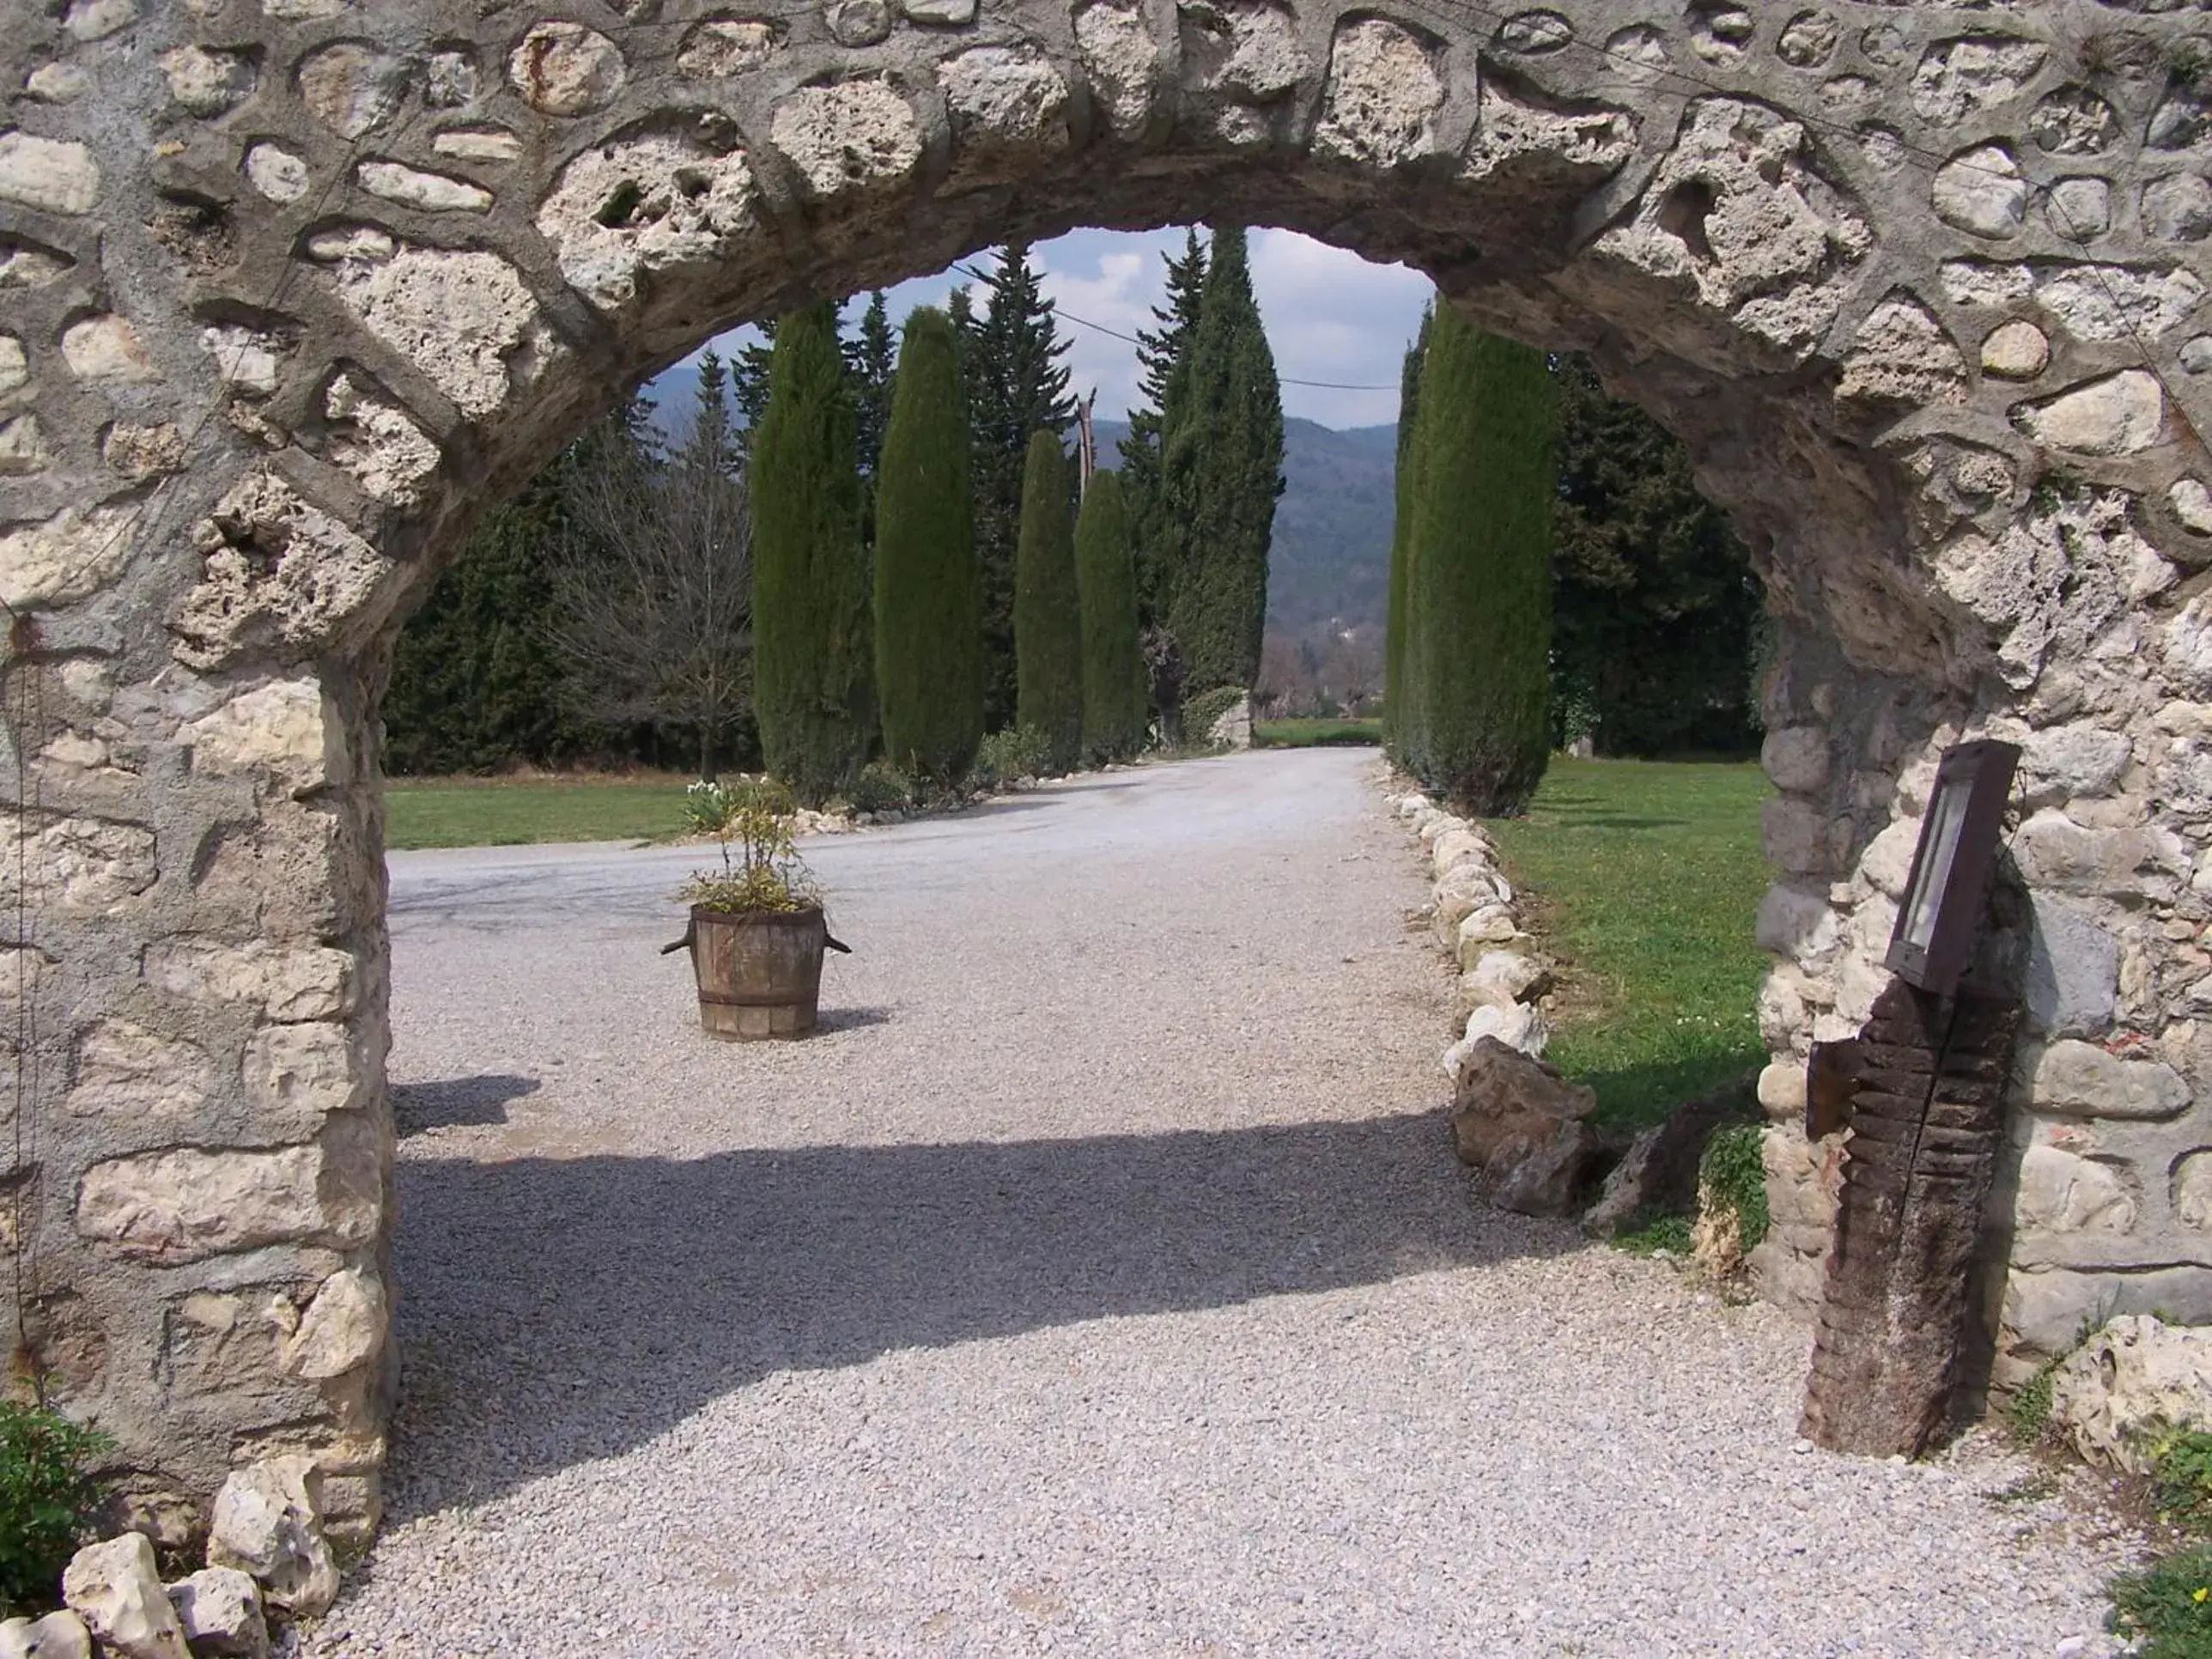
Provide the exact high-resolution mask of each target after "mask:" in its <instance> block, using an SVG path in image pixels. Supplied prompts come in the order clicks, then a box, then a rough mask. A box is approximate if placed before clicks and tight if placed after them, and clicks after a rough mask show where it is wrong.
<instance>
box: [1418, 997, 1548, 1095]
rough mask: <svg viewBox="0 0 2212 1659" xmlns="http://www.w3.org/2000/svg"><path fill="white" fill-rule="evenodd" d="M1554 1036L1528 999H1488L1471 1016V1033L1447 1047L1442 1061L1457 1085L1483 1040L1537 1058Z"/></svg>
mask: <svg viewBox="0 0 2212 1659" xmlns="http://www.w3.org/2000/svg"><path fill="white" fill-rule="evenodd" d="M1551 1040H1552V1032H1551V1028H1550V1027H1549V1026H1548V1025H1547V1024H1545V1023H1544V1018H1543V1016H1542V1015H1541V1014H1539V1013H1538V1012H1536V1011H1535V1010H1534V1008H1532V1007H1530V1006H1528V1004H1527V1003H1525V1002H1516V1003H1512V1004H1510V1005H1508V1006H1504V1007H1500V1006H1498V1005H1496V1004H1494V1003H1486V1004H1484V1005H1483V1006H1481V1007H1480V1008H1477V1009H1476V1010H1475V1011H1474V1012H1473V1013H1471V1014H1469V1015H1468V1017H1467V1034H1466V1035H1465V1036H1462V1038H1461V1039H1460V1040H1459V1041H1458V1042H1455V1043H1454V1044H1452V1046H1451V1047H1450V1048H1447V1049H1445V1050H1444V1054H1443V1060H1442V1062H1441V1064H1442V1065H1443V1072H1444V1075H1445V1076H1446V1077H1448V1078H1449V1079H1452V1082H1453V1083H1454V1085H1457V1084H1458V1083H1459V1082H1460V1080H1461V1078H1462V1075H1463V1073H1465V1071H1466V1069H1467V1066H1468V1057H1469V1056H1470V1055H1472V1054H1474V1051H1475V1049H1476V1048H1478V1047H1479V1046H1480V1045H1481V1044H1482V1043H1485V1042H1499V1043H1503V1044H1504V1046H1505V1047H1507V1048H1511V1049H1513V1050H1515V1051H1516V1052H1517V1053H1520V1054H1527V1055H1528V1057H1529V1058H1530V1059H1532V1060H1533V1059H1534V1058H1535V1057H1536V1056H1537V1055H1539V1054H1542V1053H1543V1052H1544V1049H1545V1048H1546V1046H1547V1044H1549V1043H1550V1042H1551Z"/></svg>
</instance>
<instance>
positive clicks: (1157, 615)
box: [1121, 228, 1206, 628]
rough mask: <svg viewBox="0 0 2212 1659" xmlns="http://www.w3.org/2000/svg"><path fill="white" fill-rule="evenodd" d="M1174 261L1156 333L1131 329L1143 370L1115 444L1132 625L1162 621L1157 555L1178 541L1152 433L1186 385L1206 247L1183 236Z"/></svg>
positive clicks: (1163, 585)
mask: <svg viewBox="0 0 2212 1659" xmlns="http://www.w3.org/2000/svg"><path fill="white" fill-rule="evenodd" d="M1183 239H1184V240H1183V251H1182V258H1180V259H1178V258H1176V257H1175V256H1174V255H1173V254H1170V255H1169V256H1168V260H1167V267H1168V279H1167V294H1166V296H1165V302H1164V303H1163V304H1161V305H1157V306H1154V307H1152V318H1153V320H1154V321H1155V322H1156V323H1158V327H1157V328H1154V329H1151V330H1146V329H1139V330H1138V331H1137V341H1138V345H1137V362H1138V366H1139V368H1141V369H1142V370H1143V380H1142V381H1141V382H1140V384H1139V391H1140V392H1141V393H1142V394H1143V397H1144V399H1145V404H1144V406H1140V407H1139V408H1136V409H1133V410H1130V411H1129V431H1128V435H1127V436H1126V437H1124V438H1123V439H1122V440H1121V488H1122V493H1123V495H1124V498H1125V504H1126V507H1127V513H1128V518H1129V527H1130V533H1131V536H1132V537H1133V540H1134V543H1135V546H1136V560H1137V611H1138V617H1139V623H1140V625H1141V626H1143V627H1146V628H1151V627H1155V626H1158V625H1159V624H1162V623H1165V622H1166V620H1167V614H1168V592H1167V589H1168V577H1169V574H1170V564H1169V562H1168V559H1167V558H1166V556H1165V554H1166V551H1167V550H1169V549H1170V547H1179V546H1180V545H1181V538H1180V537H1179V536H1178V535H1177V534H1176V526H1175V525H1174V524H1173V522H1172V521H1171V520H1170V516H1169V515H1168V514H1167V513H1165V512H1164V507H1163V503H1162V501H1161V499H1160V493H1161V492H1160V432H1161V428H1162V423H1163V422H1164V421H1165V419H1166V418H1167V411H1168V410H1169V409H1170V408H1171V407H1172V408H1175V409H1176V410H1181V408H1182V404H1183V402H1184V397H1185V393H1184V390H1183V388H1184V386H1185V385H1186V384H1187V382H1188V368H1189V363H1190V342H1191V336H1192V334H1193V332H1194V331H1195V330H1196V329H1197V327H1198V306H1199V296H1200V294H1201V293H1202V292H1203V291H1204V289H1205V287H1206V245H1205V244H1204V243H1203V242H1200V240H1198V232H1197V230H1196V228H1191V229H1188V230H1186V231H1185V232H1184V233H1183Z"/></svg>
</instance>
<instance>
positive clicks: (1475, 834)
mask: <svg viewBox="0 0 2212 1659" xmlns="http://www.w3.org/2000/svg"><path fill="white" fill-rule="evenodd" d="M1491 858H1492V854H1491V848H1490V839H1489V837H1488V836H1485V835H1484V834H1483V833H1482V832H1481V831H1480V830H1479V829H1475V828H1474V827H1473V826H1472V825H1470V824H1468V823H1464V822H1462V823H1459V824H1458V825H1456V826H1455V827H1453V828H1451V829H1446V830H1445V831H1444V832H1443V834H1442V835H1440V836H1437V838H1436V840H1435V841H1434V842H1431V843H1430V847H1429V871H1430V873H1431V875H1433V876H1435V877H1436V878H1437V879H1439V880H1441V879H1443V877H1445V876H1446V875H1448V874H1449V873H1450V872H1451V870H1452V869H1453V867H1454V866H1457V865H1462V864H1473V865H1475V866H1478V867H1480V868H1484V869H1485V870H1486V873H1487V866H1490V864H1491ZM1495 879H1496V880H1497V881H1498V882H1499V883H1500V884H1502V883H1503V880H1504V878H1502V877H1497V878H1495ZM1500 896H1501V897H1510V890H1501V892H1500Z"/></svg>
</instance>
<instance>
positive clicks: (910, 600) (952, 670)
mask: <svg viewBox="0 0 2212 1659" xmlns="http://www.w3.org/2000/svg"><path fill="white" fill-rule="evenodd" d="M973 513H974V505H973V502H972V501H971V499H970V496H969V483H968V434H967V431H966V427H965V422H963V420H962V418H961V397H960V361H959V348H958V346H957V343H955V341H954V338H953V333H952V324H951V319H948V318H947V317H946V316H945V313H943V312H941V311H937V310H934V309H932V308H930V307H923V308H921V309H920V310H918V311H916V312H915V313H914V314H913V315H912V316H910V317H908V319H907V320H906V338H905V340H904V342H903V343H902V344H901V346H900V348H899V358H898V374H897V377H896V380H894V382H893V389H892V395H891V404H890V423H889V426H888V427H887V428H886V430H885V432H884V447H883V457H882V461H881V464H880V465H878V468H877V471H876V680H877V684H878V686H879V687H880V689H881V699H882V707H883V731H884V754H885V755H886V756H887V757H889V758H890V762H891V763H892V764H893V765H895V766H897V767H900V768H902V769H905V770H906V771H907V772H908V773H909V774H911V775H915V776H917V777H927V778H933V779H935V780H937V781H939V782H941V783H945V784H957V782H959V781H960V780H961V779H962V778H963V777H965V776H966V775H967V772H968V768H969V764H970V763H972V762H973V761H974V760H975V745H976V744H978V743H980V742H981V740H982V737H983V612H982V595H981V586H980V583H979V580H978V576H977V573H976V568H975V522H974V519H973V516H972V515H973Z"/></svg>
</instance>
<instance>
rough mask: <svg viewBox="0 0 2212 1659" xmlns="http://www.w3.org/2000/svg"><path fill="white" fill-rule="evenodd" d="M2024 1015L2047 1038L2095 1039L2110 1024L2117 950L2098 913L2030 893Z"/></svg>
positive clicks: (2115, 989) (2116, 989)
mask: <svg viewBox="0 0 2212 1659" xmlns="http://www.w3.org/2000/svg"><path fill="white" fill-rule="evenodd" d="M2028 904H2029V908H2030V909H2031V911H2032V912H2033V918H2034V921H2033V933H2032V934H2031V935H2030V938H2029V941H2028V958H2027V1012H2028V1021H2029V1024H2031V1026H2032V1027H2033V1029H2035V1030H2040V1031H2043V1032H2045V1033H2047V1034H2049V1035H2051V1036H2094V1035H2095V1034H2096V1033H2098V1032H2100V1031H2102V1030H2105V1029H2106V1028H2107V1027H2108V1026H2110V1025H2111V1024H2112V1011H2113V1009H2114V1008H2115V1006H2118V997H2119V947H2118V944H2117V943H2116V942H2115V941H2114V939H2113V938H2112V933H2110V932H2109V931H2108V930H2107V929H2106V927H2104V925H2103V924H2102V923H2101V921H2100V920H2099V919H2098V913H2097V912H2096V911H2094V910H2093V909H2091V908H2087V906H2084V905H2082V904H2081V903H2079V902H2075V901H2074V900H2071V899H2065V898H2061V897H2058V896H2056V895H2053V894H2050V893H2043V892H2038V891H2035V890H2032V889H2031V890H2030V891H2029V893H2028Z"/></svg>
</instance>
